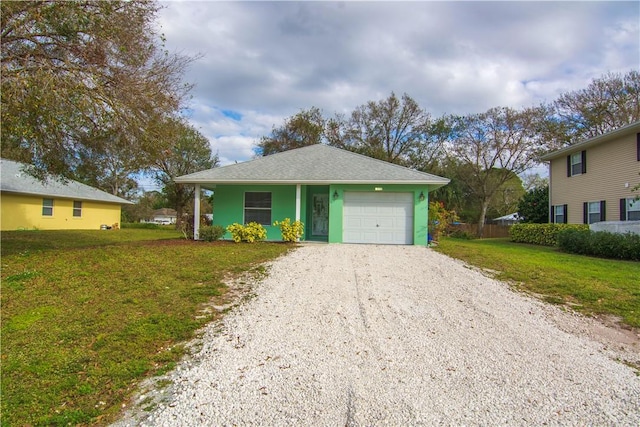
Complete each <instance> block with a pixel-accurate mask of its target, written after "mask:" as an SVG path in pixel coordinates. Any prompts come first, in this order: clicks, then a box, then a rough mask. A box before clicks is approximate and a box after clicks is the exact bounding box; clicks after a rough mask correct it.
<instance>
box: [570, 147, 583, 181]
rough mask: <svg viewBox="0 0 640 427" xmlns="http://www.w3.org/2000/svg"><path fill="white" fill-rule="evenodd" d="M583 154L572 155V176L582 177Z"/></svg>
mask: <svg viewBox="0 0 640 427" xmlns="http://www.w3.org/2000/svg"><path fill="white" fill-rule="evenodd" d="M582 157H583V155H582V152H578V153H575V154H572V155H571V176H574V175H581V174H582V173H583V172H582Z"/></svg>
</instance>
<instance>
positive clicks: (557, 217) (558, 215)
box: [553, 205, 567, 224]
mask: <svg viewBox="0 0 640 427" xmlns="http://www.w3.org/2000/svg"><path fill="white" fill-rule="evenodd" d="M553 222H554V223H556V224H566V223H567V205H556V206H554V207H553Z"/></svg>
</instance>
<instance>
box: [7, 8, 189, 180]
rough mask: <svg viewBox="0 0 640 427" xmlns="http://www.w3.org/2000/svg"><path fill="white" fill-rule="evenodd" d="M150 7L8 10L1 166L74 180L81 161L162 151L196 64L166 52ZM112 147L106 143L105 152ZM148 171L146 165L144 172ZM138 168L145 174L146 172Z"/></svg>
mask: <svg viewBox="0 0 640 427" xmlns="http://www.w3.org/2000/svg"><path fill="white" fill-rule="evenodd" d="M158 8H159V6H158V5H157V3H155V2H153V1H145V0H130V1H64V2H61V1H51V0H45V1H3V2H1V3H0V12H1V15H2V23H1V65H0V67H1V68H0V70H1V73H2V93H1V103H2V104H1V106H2V111H1V118H2V120H1V121H2V123H1V131H2V141H1V148H2V153H3V156H4V157H7V158H12V159H15V160H19V161H23V162H25V163H29V164H32V165H34V166H35V167H36V169H37V170H38V171H39V172H40V175H41V176H43V175H44V172H45V171H48V172H52V173H55V174H59V175H63V176H66V177H69V178H73V174H74V169H75V168H76V167H77V166H78V165H77V158H78V153H79V152H81V151H86V152H91V153H94V152H95V153H102V152H104V153H107V154H109V153H113V152H116V151H117V150H116V149H115V148H112V149H108V150H103V149H101V147H96V143H95V139H94V138H93V137H94V136H95V135H106V134H109V135H118V138H119V139H121V140H125V141H127V144H128V145H129V146H130V147H131V149H132V150H133V151H136V152H140V153H147V154H149V155H148V156H147V157H146V158H147V160H148V159H150V158H152V157H153V155H154V154H157V152H158V151H161V149H162V147H159V146H158V144H157V141H159V140H166V139H164V138H161V136H162V135H161V131H162V126H161V124H162V123H163V122H164V121H165V120H166V118H167V117H170V116H173V115H175V114H176V113H177V111H178V110H179V108H180V107H181V105H182V102H183V100H184V98H185V95H186V94H187V92H188V91H189V89H190V86H189V85H184V84H183V83H182V82H181V77H182V75H183V73H184V71H185V70H186V67H187V66H188V64H189V63H190V61H191V60H192V58H188V57H184V56H179V55H171V54H168V53H167V52H163V51H162V49H161V46H159V45H158V43H159V41H160V38H159V37H158V35H157V34H156V33H155V30H154V20H155V18H156V13H157V11H158ZM110 141H115V139H112V140H107V141H103V142H101V143H100V144H107V145H108V144H109V143H110ZM147 165H148V164H147ZM147 165H141V166H147Z"/></svg>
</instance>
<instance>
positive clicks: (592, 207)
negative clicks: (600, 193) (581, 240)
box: [587, 202, 601, 224]
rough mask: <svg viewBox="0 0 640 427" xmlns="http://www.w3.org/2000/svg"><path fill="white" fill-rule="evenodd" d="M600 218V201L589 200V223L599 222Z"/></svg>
mask: <svg viewBox="0 0 640 427" xmlns="http://www.w3.org/2000/svg"><path fill="white" fill-rule="evenodd" d="M600 218H601V216H600V202H589V203H588V211H587V219H588V224H593V223H594V222H599V221H600V220H601V219H600Z"/></svg>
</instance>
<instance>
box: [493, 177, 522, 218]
mask: <svg viewBox="0 0 640 427" xmlns="http://www.w3.org/2000/svg"><path fill="white" fill-rule="evenodd" d="M493 171H494V173H500V172H501V171H500V170H496V169H494V170H493ZM525 193H526V192H525V190H524V187H523V186H522V180H521V179H520V177H519V176H518V175H516V174H515V173H512V174H511V177H510V178H508V179H507V180H506V181H505V182H504V183H503V184H502V185H501V186H500V188H498V190H497V191H496V192H495V194H494V195H493V197H492V198H491V201H490V202H489V207H488V209H487V216H488V217H489V218H498V217H501V216H503V215H509V214H512V213H514V212H517V211H518V202H519V201H520V199H521V198H522V196H524V195H525Z"/></svg>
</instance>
